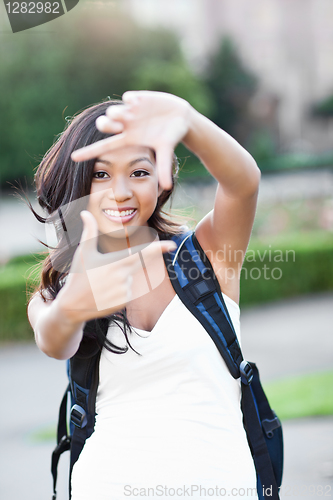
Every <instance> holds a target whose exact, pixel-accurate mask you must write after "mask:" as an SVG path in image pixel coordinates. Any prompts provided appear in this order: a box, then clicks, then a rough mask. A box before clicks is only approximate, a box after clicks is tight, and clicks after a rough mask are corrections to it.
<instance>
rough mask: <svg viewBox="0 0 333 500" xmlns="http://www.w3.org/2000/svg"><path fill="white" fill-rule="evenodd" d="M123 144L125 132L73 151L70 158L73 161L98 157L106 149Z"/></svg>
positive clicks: (115, 147)
mask: <svg viewBox="0 0 333 500" xmlns="http://www.w3.org/2000/svg"><path fill="white" fill-rule="evenodd" d="M124 146H126V139H125V134H118V135H114V136H112V137H108V138H107V139H102V140H101V141H98V142H94V144H90V145H89V146H85V147H84V148H81V149H77V150H76V151H73V153H72V154H71V158H72V160H73V161H85V160H90V159H91V158H98V157H99V156H101V155H102V154H105V153H107V152H108V151H113V150H114V149H117V148H122V147H124Z"/></svg>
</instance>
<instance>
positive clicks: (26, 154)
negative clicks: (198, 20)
mask: <svg viewBox="0 0 333 500" xmlns="http://www.w3.org/2000/svg"><path fill="white" fill-rule="evenodd" d="M68 22H69V21H68ZM2 49H3V50H2V51H1V52H0V66H1V72H0V87H1V93H0V113H1V122H0V151H1V153H0V155H1V156H0V159H1V178H0V185H1V184H2V185H5V183H6V182H13V181H14V180H16V179H19V178H23V177H24V176H26V177H27V178H28V179H31V178H32V175H33V169H34V168H35V167H36V166H37V164H38V162H39V161H40V159H41V157H42V156H43V155H44V153H45V152H46V151H47V149H48V148H49V147H50V146H51V145H52V143H53V142H54V139H55V137H56V135H57V134H59V133H60V132H61V131H62V130H63V128H64V126H65V124H66V120H65V117H66V116H72V115H73V114H74V113H76V112H77V111H79V110H80V109H82V108H84V107H86V106H88V105H90V104H92V103H95V102H98V101H100V100H102V99H105V98H107V96H110V97H111V98H120V97H121V95H122V94H123V92H124V91H126V90H131V89H132V90H134V89H136V90H141V89H152V90H165V91H168V92H171V93H174V94H176V95H179V96H181V97H183V98H185V99H187V100H188V101H189V102H191V103H192V104H193V105H194V106H195V107H198V109H200V110H201V111H203V112H204V113H208V112H209V109H210V102H209V99H208V98H207V96H206V92H205V89H204V86H203V84H201V83H200V81H199V79H198V78H197V77H195V76H194V75H193V74H192V72H191V71H190V69H189V67H188V65H187V63H186V61H185V59H184V57H183V56H182V54H181V51H180V49H179V42H178V40H177V38H176V36H175V35H173V34H171V33H169V32H167V31H164V30H161V29H159V30H158V31H149V30H144V29H142V28H139V27H138V26H137V25H135V24H134V22H132V21H131V20H129V19H128V18H124V17H121V16H120V15H117V16H115V15H112V16H111V15H110V16H104V17H101V16H100V15H99V14H98V9H97V10H96V13H95V14H94V15H91V11H89V16H87V15H86V14H85V12H84V11H83V10H82V12H81V14H77V15H76V16H75V17H71V19H70V24H66V22H65V21H64V22H62V23H58V24H57V31H55V32H49V33H45V32H44V33H40V34H39V35H38V31H35V36H31V35H30V36H28V34H25V33H21V34H19V35H17V36H15V37H10V40H9V37H8V39H7V38H4V39H3V41H2ZM7 187H8V185H7Z"/></svg>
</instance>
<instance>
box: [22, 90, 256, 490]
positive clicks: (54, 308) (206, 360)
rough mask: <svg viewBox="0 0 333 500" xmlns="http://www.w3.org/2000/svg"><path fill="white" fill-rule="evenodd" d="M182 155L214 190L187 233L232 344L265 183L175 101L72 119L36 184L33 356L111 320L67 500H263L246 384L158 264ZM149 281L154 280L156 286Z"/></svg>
mask: <svg viewBox="0 0 333 500" xmlns="http://www.w3.org/2000/svg"><path fill="white" fill-rule="evenodd" d="M96 119H97V121H96V127H97V128H95V120H96ZM179 142H183V144H184V145H185V146H186V147H187V148H188V149H189V150H190V151H192V152H193V153H195V154H196V155H197V156H198V157H199V158H200V160H201V162H202V163H203V165H204V166H205V167H206V168H207V170H208V171H209V172H210V173H211V175H212V176H213V177H215V179H216V180H217V181H218V187H217V190H216V196H215V201H214V206H213V207H212V208H213V209H212V211H211V212H210V213H208V214H207V215H206V216H205V217H204V218H203V219H202V220H201V221H200V222H199V224H198V225H197V226H196V229H195V234H196V237H197V239H198V242H199V243H200V245H201V247H202V248H203V250H204V251H205V252H206V254H207V256H208V257H209V259H210V261H211V263H212V265H213V268H214V271H215V273H216V276H217V278H218V281H219V284H220V287H221V290H222V292H223V295H224V299H225V302H226V304H227V307H228V309H229V313H230V316H231V318H232V321H233V324H234V327H235V330H236V333H237V335H238V336H239V334H240V331H239V330H240V328H239V307H238V301H239V279H240V269H241V265H242V262H243V259H244V255H245V251H246V248H247V245H248V242H249V238H250V234H251V229H252V224H253V219H254V215H255V209H256V200H257V193H258V185H259V179H260V172H259V169H258V167H257V165H256V163H255V161H254V160H253V158H252V157H251V156H250V155H249V153H248V152H247V151H245V150H244V149H243V148H242V147H241V146H240V145H239V144H238V143H237V142H236V141H235V140H234V139H233V138H231V137H230V136H229V135H228V134H227V133H226V132H224V131H223V130H221V129H219V128H218V127H217V126H216V125H215V124H213V123H212V122H211V121H210V120H208V119H207V118H205V117H204V116H202V115H201V114H200V113H198V112H197V111H196V110H195V109H193V108H192V107H191V106H190V105H189V103H187V102H186V101H184V100H183V99H180V98H178V97H175V96H173V95H169V94H164V93H159V92H149V91H138V92H126V93H125V94H124V95H123V98H122V102H107V103H101V104H98V105H95V106H92V107H91V108H88V109H86V110H85V111H83V112H82V113H81V114H79V115H78V116H76V117H75V118H74V119H73V121H72V122H71V124H70V125H69V126H68V128H67V129H66V130H65V132H64V133H63V134H62V136H61V137H60V138H59V140H58V141H57V143H56V144H55V145H54V146H53V147H52V148H51V150H50V151H49V152H48V153H47V155H46V156H45V158H44V159H43V161H42V163H41V165H40V167H39V169H38V171H37V174H36V183H37V194H38V198H39V202H40V204H41V206H42V207H43V208H45V209H46V210H47V211H48V213H49V215H50V216H51V219H52V220H53V221H55V225H56V227H57V228H58V238H59V244H58V246H57V248H56V249H54V250H52V251H51V252H50V256H49V257H48V258H47V259H46V261H45V263H44V268H43V273H42V280H41V284H40V287H39V290H38V293H36V294H35V295H34V296H33V298H32V300H31V301H30V303H29V306H28V316H29V320H30V323H31V325H32V327H33V329H34V332H35V338H36V342H37V345H38V346H39V348H40V349H41V350H42V351H43V352H45V353H46V354H47V355H49V356H52V357H55V358H57V359H68V358H70V357H72V356H73V355H74V354H75V353H76V351H77V350H78V349H79V346H80V342H81V340H82V337H83V335H85V333H84V325H85V324H86V322H87V321H89V320H91V319H94V318H100V317H108V318H109V321H110V324H109V329H108V334H107V338H106V339H105V338H104V339H101V338H100V337H99V341H100V343H101V345H103V348H102V354H101V359H100V366H99V370H100V372H99V373H100V381H99V387H98V393H97V400H96V424H95V430H94V433H93V434H92V436H91V437H90V438H89V439H88V440H87V441H86V443H85V445H84V448H83V450H82V452H81V455H80V457H79V459H78V461H77V462H76V464H75V465H74V469H73V474H72V499H73V500H88V499H89V500H92V499H94V500H118V499H123V498H134V497H136V496H140V498H150V499H151V498H160V497H162V498H163V497H164V496H174V497H182V496H186V495H187V496H188V495H190V496H198V497H200V498H206V497H207V498H219V497H220V496H225V495H229V496H230V495H232V496H233V497H234V498H251V499H253V498H256V473H255V469H254V465H253V460H252V456H251V453H250V449H249V447H248V443H247V439H246V434H245V431H244V428H243V424H242V413H241V409H240V384H239V381H237V380H234V379H233V378H232V377H231V375H230V373H229V371H228V369H227V367H226V365H225V362H224V361H223V359H222V358H221V356H220V354H219V352H218V351H217V349H216V347H215V345H214V343H213V342H212V340H211V339H210V337H209V335H208V334H207V332H206V331H205V330H204V328H203V327H202V326H201V324H200V323H199V322H198V321H197V320H196V319H195V317H194V316H192V314H191V313H190V312H189V311H188V310H187V309H186V308H185V306H184V305H183V304H182V302H181V301H180V299H179V298H178V297H177V296H176V295H175V291H174V289H173V287H172V284H171V282H170V279H169V277H168V274H167V272H166V271H165V268H164V264H163V259H162V257H161V252H165V251H170V250H172V249H173V248H174V246H173V243H172V242H170V241H168V240H169V239H170V237H171V236H172V235H173V234H175V233H181V232H182V227H180V226H178V225H177V224H175V223H174V222H171V221H170V220H168V219H167V218H165V216H164V215H163V214H162V212H161V209H162V206H163V204H164V203H165V202H166V200H167V199H168V198H169V196H170V194H171V192H172V190H173V185H174V178H173V171H174V170H175V165H176V163H175V160H174V153H173V152H174V148H175V146H176V145H177V144H178V143H179ZM82 207H83V208H85V210H84V211H83V212H82V213H81V218H82V221H83V225H84V228H83V232H82V225H80V217H79V214H80V211H81V210H82ZM59 209H60V210H59ZM54 214H56V215H57V217H55V215H54ZM64 223H65V224H64ZM71 223H72V224H71ZM66 224H67V226H66ZM69 226H71V227H72V228H73V235H74V236H70V241H71V244H68V234H69V233H68V227H69ZM64 228H65V229H64ZM142 228H143V229H144V228H146V230H147V231H148V233H149V231H153V230H154V231H155V232H156V233H157V234H158V236H159V239H160V240H162V241H161V242H160V243H159V242H153V240H154V235H152V236H151V233H149V234H150V236H149V237H148V240H149V241H148V243H147V238H146V237H143V239H142V237H141V236H140V234H142V233H141V232H140V231H139V230H140V229H142ZM66 231H67V233H66ZM147 231H146V233H145V234H147ZM156 233H155V234H156ZM138 235H139V236H138ZM65 237H66V238H65ZM145 238H146V240H145V241H143V240H144V239H145ZM163 240H164V241H163ZM132 241H133V242H134V244H136V243H139V244H140V243H145V245H144V246H145V250H144V252H145V257H144V260H145V266H144V267H145V269H142V265H141V262H142V260H140V258H139V253H138V252H137V251H136V250H135V249H133V248H132V249H130V250H129V247H133V244H132V243H131V242H132ZM151 242H152V243H151ZM78 243H80V244H79V245H78ZM147 245H148V246H147ZM144 246H141V247H140V248H141V249H142V248H143V247H144ZM221 249H227V250H228V251H224V252H222V253H221ZM142 253H143V252H142ZM222 254H223V255H222ZM147 276H148V277H149V278H151V277H154V276H155V277H157V278H156V280H155V283H153V285H152V284H151V283H150V286H147ZM148 281H149V280H148ZM96 336H98V332H97V333H96ZM186 488H187V489H186ZM213 490H214V493H213Z"/></svg>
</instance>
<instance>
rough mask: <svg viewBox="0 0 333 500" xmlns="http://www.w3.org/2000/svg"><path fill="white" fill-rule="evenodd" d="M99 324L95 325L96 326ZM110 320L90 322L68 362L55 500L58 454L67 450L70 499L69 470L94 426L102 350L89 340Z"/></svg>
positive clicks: (53, 467) (54, 462)
mask: <svg viewBox="0 0 333 500" xmlns="http://www.w3.org/2000/svg"><path fill="white" fill-rule="evenodd" d="M97 322H98V326H97ZM108 325H109V320H108V319H107V318H101V319H99V320H92V321H89V322H88V323H87V324H86V326H85V333H86V334H88V335H87V336H84V337H83V339H82V341H81V344H80V348H79V350H78V352H77V353H76V354H75V355H74V356H73V357H72V358H71V359H70V360H69V364H68V368H69V369H68V376H69V386H68V388H67V389H66V392H65V395H64V397H63V400H62V403H61V405H60V410H59V419H58V432H57V446H56V448H55V449H54V451H53V454H52V464H51V472H52V476H53V496H52V500H56V498H57V492H56V485H57V467H58V462H59V458H60V455H61V454H62V453H63V452H65V451H66V450H69V449H70V474H69V498H70V497H71V474H72V469H73V466H74V464H75V462H76V461H77V459H78V458H79V456H80V453H81V451H82V449H83V446H84V443H85V442H86V439H87V438H88V437H89V436H91V434H92V433H93V431H94V427H95V403H96V394H97V388H98V382H99V359H100V355H101V349H100V347H99V345H98V344H97V342H96V340H95V339H94V338H92V337H91V336H90V337H89V333H93V332H94V331H95V330H96V328H97V327H98V328H101V329H102V331H103V333H105V335H106V333H107V329H108ZM68 392H70V396H71V400H72V406H71V412H70V433H68V431H67V401H68Z"/></svg>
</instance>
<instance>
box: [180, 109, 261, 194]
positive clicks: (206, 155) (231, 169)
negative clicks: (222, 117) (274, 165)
mask: <svg viewBox="0 0 333 500" xmlns="http://www.w3.org/2000/svg"><path fill="white" fill-rule="evenodd" d="M188 120H189V129H188V132H187V134H186V135H185V137H184V138H183V140H182V142H183V144H184V145H185V146H186V147H187V148H188V149H189V150H190V151H192V152H193V153H194V154H195V155H196V156H198V158H200V160H201V161H202V163H203V164H204V166H205V167H206V168H207V170H208V171H209V172H210V173H211V174H212V176H213V177H215V179H216V180H217V181H218V182H219V183H220V184H221V185H222V186H223V188H224V190H225V192H226V193H227V194H229V195H231V196H232V195H237V196H242V195H245V196H247V195H249V194H252V193H254V192H256V191H257V189H258V184H259V180H260V170H259V168H258V167H257V164H256V162H255V160H254V159H253V157H252V156H251V155H250V154H249V153H248V152H247V151H246V150H245V149H244V148H243V147H242V146H241V145H240V144H239V143H238V142H237V141H236V140H235V139H233V138H232V137H231V136H230V135H229V134H228V133H227V132H225V131H223V130H222V129H220V128H219V127H218V126H217V125H215V124H214V123H213V122H212V121H211V120H209V119H208V118H206V117H205V116H203V115H202V114H200V113H199V112H198V111H196V110H195V109H194V108H192V107H191V109H190V112H189V115H188Z"/></svg>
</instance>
